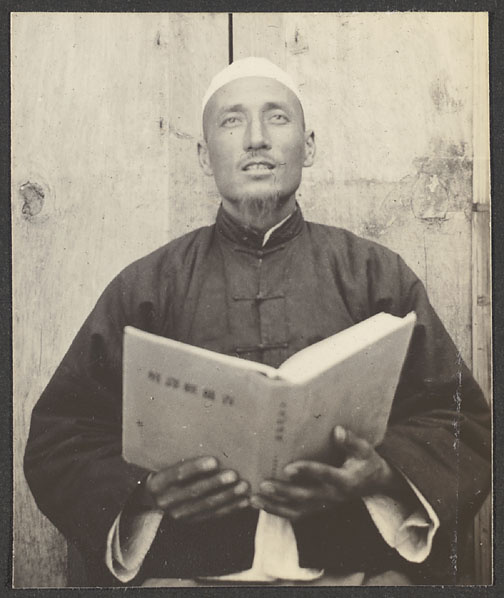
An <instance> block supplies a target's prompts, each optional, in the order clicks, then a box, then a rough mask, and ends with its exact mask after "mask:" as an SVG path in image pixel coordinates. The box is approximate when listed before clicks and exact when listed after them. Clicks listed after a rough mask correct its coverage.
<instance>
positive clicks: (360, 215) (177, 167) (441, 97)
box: [12, 13, 490, 587]
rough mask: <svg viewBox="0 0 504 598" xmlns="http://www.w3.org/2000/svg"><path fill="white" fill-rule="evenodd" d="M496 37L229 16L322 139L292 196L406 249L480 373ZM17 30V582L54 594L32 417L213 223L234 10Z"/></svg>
mask: <svg viewBox="0 0 504 598" xmlns="http://www.w3.org/2000/svg"><path fill="white" fill-rule="evenodd" d="M477 27H479V29H477V30H478V32H479V33H478V35H476V36H475V33H474V32H475V30H476V28H477ZM485 27H486V17H485V16H484V15H480V17H473V15H471V14H465V15H463V14H450V15H442V14H438V15H428V14H390V15H388V14H382V15H371V14H358V13H353V14H344V13H343V14H339V13H338V14H329V15H328V14H321V15H316V14H304V15H299V14H271V13H268V14H235V15H234V16H233V40H232V41H233V51H234V57H235V58H240V57H244V56H248V55H259V56H267V57H269V58H271V59H272V60H274V61H276V62H277V63H278V64H279V65H280V66H282V67H285V68H286V69H287V70H289V71H291V72H292V73H293V74H294V75H296V76H297V78H298V80H299V82H300V84H301V87H302V91H303V95H304V97H305V104H306V108H307V109H306V112H307V115H306V116H307V124H308V125H309V126H311V127H313V128H314V130H315V132H316V139H317V144H318V152H317V158H316V163H315V165H314V166H313V167H312V168H310V169H307V170H306V171H305V173H304V180H303V184H302V187H301V189H300V192H299V200H300V203H301V206H302V208H303V211H304V213H305V216H306V217H307V218H309V219H312V220H318V221H322V222H326V223H330V224H334V225H338V226H344V227H347V228H349V229H351V230H353V231H354V232H356V233H358V234H361V235H363V236H366V237H369V238H372V239H375V240H377V241H379V242H380V243H383V244H385V245H388V246H389V247H391V248H393V249H395V250H397V251H399V252H400V253H401V254H402V255H403V257H404V258H405V259H406V261H407V262H408V263H409V264H410V265H411V267H412V268H413V269H414V270H415V271H416V272H417V273H418V275H419V276H420V277H421V278H422V279H423V280H424V282H425V283H426V285H427V288H428V291H429V295H430V297H431V300H432V303H433V304H434V306H435V307H436V309H437V311H438V313H439V314H440V316H441V318H442V319H443V320H444V322H445V324H446V326H447V328H448V330H449V331H450V333H451V334H452V336H453V338H454V339H455V341H456V343H457V345H458V347H459V348H460V351H461V354H462V356H463V358H464V359H465V360H466V361H467V362H468V363H469V364H471V362H472V355H473V354H474V351H473V350H472V349H473V346H472V345H473V343H472V335H471V331H472V327H473V323H474V321H475V320H476V319H478V321H479V322H480V323H481V322H483V323H484V322H487V328H486V329H485V330H483V332H481V330H482V324H481V325H480V327H479V329H478V330H479V331H480V332H479V337H478V338H479V339H480V341H481V342H480V341H478V342H480V344H481V343H482V346H483V349H482V351H479V352H477V353H476V355H481V354H483V355H484V356H486V358H487V360H488V359H489V351H490V348H489V345H488V335H489V330H488V312H489V307H488V304H487V305H486V307H485V309H486V312H484V313H480V312H478V310H477V309H476V308H474V302H475V301H476V303H477V302H478V297H480V296H484V295H485V293H484V292H483V291H482V290H481V289H482V288H483V290H484V287H485V284H486V285H487V286H488V281H487V282H485V280H483V281H480V282H479V285H480V291H481V292H480V291H478V293H477V294H476V299H475V301H474V300H473V293H474V285H472V270H471V257H472V253H473V252H474V251H475V245H474V243H473V244H472V243H471V239H472V238H473V240H474V239H476V238H477V239H478V240H477V243H478V245H477V247H480V246H481V247H484V241H485V239H486V240H488V226H489V220H488V211H487V212H486V214H487V217H486V220H484V217H483V224H479V225H478V227H477V232H476V233H475V232H474V223H473V221H472V215H473V214H474V213H475V212H474V211H473V197H474V193H473V187H472V185H473V182H474V180H473V169H474V164H475V161H474V160H473V153H474V152H473V147H475V145H476V143H473V137H474V134H473V132H474V126H473V118H474V113H475V111H474V108H473V86H472V80H473V73H474V72H476V71H477V72H479V73H480V79H479V80H480V85H483V86H484V85H488V83H487V82H486V79H485V71H484V69H483V71H482V70H481V64H480V63H478V65H479V66H478V67H476V66H475V59H476V56H480V54H478V53H477V52H475V42H474V40H475V39H479V40H481V39H482V35H483V33H484V31H485ZM12 32H13V37H12V63H13V64H12V91H13V96H12V97H13V102H12V123H13V139H12V156H13V163H12V223H13V267H14V281H13V295H14V299H13V300H14V306H13V307H14V310H13V317H14V338H13V344H14V439H15V442H14V493H15V505H14V551H15V558H14V584H15V586H17V587H33V586H38V587H42V586H61V585H64V583H65V576H66V567H65V563H66V547H65V543H64V541H63V540H62V538H61V537H60V536H59V534H58V533H57V532H56V531H55V530H54V528H53V527H52V526H51V524H50V523H49V522H48V521H47V520H45V518H44V517H43V516H42V515H41V514H40V513H39V512H38V510H37V508H36V506H35V504H34V502H33V499H32V497H31V495H30V493H29V490H28V489H27V487H26V483H25V481H24V478H23V474H22V468H21V463H22V454H23V449H24V444H25V442H26V436H27V432H28V425H29V418H30V413H31V409H32V407H33V404H34V403H35V401H36V399H37V397H38V396H39V394H40V392H41V390H42V389H43V387H44V386H45V384H46V383H47V381H48V379H49V377H50V375H51V374H52V372H53V371H54V369H55V367H56V365H57V364H58V362H59V360H60V359H61V357H62V355H63V354H64V352H65V350H66V348H67V347H68V345H69V343H70V341H71V339H72V338H73V336H74V334H75V333H76V331H77V329H78V328H79V326H80V324H81V323H82V321H83V319H84V317H85V316H86V315H87V313H88V312H89V310H90V309H91V307H92V306H93V304H94V302H95V301H96V299H97V297H98V295H99V293H100V292H101V291H102V290H103V288H104V286H105V285H106V284H107V282H108V281H109V280H110V279H111V278H112V277H113V276H114V274H115V273H117V271H118V270H120V269H121V268H122V267H123V266H125V265H126V264H127V263H129V262H131V261H132V260H133V259H135V258H136V257H139V256H141V255H143V254H145V253H147V252H149V251H150V250H152V249H154V248H156V247H158V246H159V245H161V244H163V243H165V242H166V241H167V240H168V239H171V238H174V237H176V236H178V235H180V234H182V233H184V232H186V231H187V230H190V229H193V228H195V227H197V226H200V225H202V224H206V223H209V222H211V221H212V219H213V217H214V215H215V211H216V208H217V206H218V203H219V199H218V193H217V191H216V189H215V186H214V184H213V182H212V181H211V179H209V178H208V177H204V176H203V175H202V173H201V172H200V170H199V166H198V164H197V159H196V140H197V139H198V136H199V134H200V123H199V112H200V109H199V104H200V98H201V97H202V95H203V93H204V90H205V89H206V86H207V85H208V83H209V80H210V78H211V76H212V75H213V74H214V73H215V72H217V71H218V70H220V68H222V67H224V66H225V65H226V64H227V62H228V17H227V15H225V14H93V13H81V14H75V13H70V14H63V13H38V14H36V13H31V14H30V13H24V14H22V13H18V14H14V15H13V16H12ZM482 32H483V33H482ZM483 38H484V35H483ZM481 43H482V44H483V46H481V47H483V48H486V46H485V45H484V39H483V41H482V42H481ZM483 56H484V52H483ZM475 69H476V71H475ZM481 72H483V79H482V78H481ZM478 118H479V121H478V122H479V123H481V122H483V121H484V114H483V116H481V115H480V116H479V117H478ZM484 139H485V135H483V142H482V141H481V136H480V137H479V138H478V144H479V145H478V147H479V148H481V147H484ZM478 164H479V168H480V170H479V171H478V172H480V174H481V172H482V170H481V164H482V161H481V160H479V161H478ZM485 167H487V166H485V164H484V165H483V168H485ZM487 178H488V177H487ZM478 180H481V178H480V179H478ZM483 180H484V174H483ZM478 189H479V192H478V193H479V195H478V196H479V197H480V199H479V200H478V203H484V199H485V197H486V202H487V205H488V188H487V189H486V190H485V188H484V187H482V185H479V187H478ZM485 194H486V195H485ZM479 213H485V212H484V210H483V212H481V210H480V212H479ZM481 220H482V219H481V217H480V221H481ZM485 260H486V262H485ZM480 261H481V263H482V264H485V263H488V247H487V248H486V250H483V252H482V257H481V259H480ZM478 271H481V269H480V270H478ZM486 296H487V297H488V296H489V293H488V291H487V293H486ZM481 302H483V303H484V301H483V300H480V303H481ZM485 339H486V340H487V342H486V344H485ZM478 346H480V345H478ZM485 367H486V369H485ZM487 371H488V364H487V365H486V366H485V363H484V362H483V363H482V362H480V364H479V368H478V375H479V376H481V377H482V378H485V376H486V373H485V372H487ZM487 387H488V384H487V385H486V386H485V388H487ZM488 517H489V514H488V512H487V514H486V515H484V516H483V522H482V523H481V522H480V523H479V524H478V529H477V534H476V546H477V547H478V546H479V541H480V536H479V535H478V534H479V533H480V530H481V529H483V530H485V529H486V530H487V531H486V532H485V533H484V534H483V545H484V546H488V545H489V544H488V542H489V525H488V521H489V519H488ZM485 526H486V527H485ZM488 555H489V552H488V550H487V552H486V556H485V555H483V557H482V558H480V560H479V561H478V562H479V565H478V570H479V572H480V579H481V580H483V581H484V580H485V579H487V580H488V571H489V565H488V563H489V557H488ZM485 575H486V577H484V576H485Z"/></svg>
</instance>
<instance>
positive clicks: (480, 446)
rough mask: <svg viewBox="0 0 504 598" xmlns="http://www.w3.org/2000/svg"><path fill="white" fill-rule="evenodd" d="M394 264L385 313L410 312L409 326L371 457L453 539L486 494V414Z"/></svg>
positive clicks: (438, 327)
mask: <svg viewBox="0 0 504 598" xmlns="http://www.w3.org/2000/svg"><path fill="white" fill-rule="evenodd" d="M397 259H398V269H399V277H398V280H399V288H398V289H396V291H395V297H398V296H399V297H400V299H396V300H393V301H392V304H391V305H390V306H388V307H390V308H391V311H396V312H398V313H397V315H404V314H406V313H407V312H409V311H411V310H414V311H415V312H416V314H417V324H416V327H415V330H414V332H413V337H412V341H411V345H410V349H409V352H408V357H407V359H406V362H405V365H404V368H403V372H402V375H401V379H400V382H399V386H398V389H397V393H396V397H395V400H394V405H393V408H392V413H391V416H390V421H389V427H388V431H387V434H386V436H385V439H384V441H383V443H382V444H381V446H380V447H379V448H378V450H379V452H380V453H381V455H382V456H383V457H385V458H386V459H387V460H388V461H389V463H391V464H392V465H393V466H394V467H396V468H397V469H398V470H400V471H401V472H403V473H404V475H406V476H407V478H408V479H409V480H411V482H412V483H413V484H414V485H415V486H416V487H417V488H418V489H419V491H420V492H421V493H422V495H423V496H424V497H425V498H426V499H427V501H428V502H429V503H430V504H431V505H432V507H433V508H434V510H435V511H436V514H437V515H438V517H439V519H440V522H441V530H442V529H443V528H445V530H446V529H451V530H453V533H456V531H455V530H456V527H454V526H457V525H458V524H459V523H460V522H461V521H462V520H465V521H468V519H469V518H470V517H471V516H473V515H474V514H475V513H476V511H477V509H478V508H479V506H480V505H481V503H482V501H483V499H484V498H485V496H486V495H487V493H488V490H489V485H490V473H491V466H490V456H491V435H490V410H489V407H488V404H487V402H486V400H485V398H484V396H483V393H482V391H481V389H480V388H479V386H478V384H477V383H476V381H475V380H474V378H473V376H472V375H471V373H470V371H469V370H468V368H467V367H466V365H465V364H464V362H463V360H462V358H461V355H460V353H459V352H458V351H457V349H456V347H455V346H454V344H453V342H452V340H451V338H450V337H449V335H448V333H447V332H446V330H445V328H444V326H443V324H442V323H441V321H440V320H439V318H438V316H437V315H436V313H435V311H434V309H433V308H432V306H431V305H430V303H429V300H428V297H427V294H426V292H425V288H424V286H423V284H422V283H421V281H420V280H418V278H417V277H416V276H415V275H414V274H413V272H412V271H411V270H410V269H409V268H408V267H407V266H406V265H405V264H404V263H403V262H402V260H401V259H400V258H397ZM389 296H394V294H393V293H391V294H390V295H389ZM394 303H395V304H394Z"/></svg>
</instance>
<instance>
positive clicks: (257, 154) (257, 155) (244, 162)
mask: <svg viewBox="0 0 504 598" xmlns="http://www.w3.org/2000/svg"><path fill="white" fill-rule="evenodd" d="M258 163H264V164H266V165H268V166H271V167H272V168H274V167H275V166H283V165H285V162H279V161H278V160H276V159H275V158H274V157H273V156H271V155H269V154H268V153H267V152H264V151H250V152H247V153H246V154H245V155H244V156H242V158H240V160H239V161H238V166H239V167H240V168H242V169H243V168H246V167H247V166H249V165H250V164H258Z"/></svg>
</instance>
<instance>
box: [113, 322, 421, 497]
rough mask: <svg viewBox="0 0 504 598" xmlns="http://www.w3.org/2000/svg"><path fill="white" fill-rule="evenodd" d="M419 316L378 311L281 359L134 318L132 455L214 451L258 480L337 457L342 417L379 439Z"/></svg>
mask: <svg viewBox="0 0 504 598" xmlns="http://www.w3.org/2000/svg"><path fill="white" fill-rule="evenodd" d="M415 321H416V316H415V314H414V313H413V312H412V313H410V314H408V315H407V316H406V317H404V318H398V317H396V316H392V315H390V314H385V313H380V314H377V315H376V316H373V317H371V318H369V319H367V320H365V321H363V322H360V323H359V324H356V325H355V326H352V327H351V328H348V329H346V330H343V331H342V332H339V333H338V334H335V335H333V336H331V337H329V338H326V339H324V340H322V341H320V342H318V343H316V344H314V345H311V346H309V347H307V348H305V349H303V350H302V351H299V352H298V353H296V354H295V355H293V356H292V357H290V358H289V359H287V361H285V362H284V363H283V364H282V365H281V366H280V367H279V368H278V369H275V368H272V367H270V366H267V365H264V364H261V363H256V362H253V361H247V360H244V359H240V358H238V357H232V356H228V355H222V354H220V353H215V352H213V351H208V350H206V349H201V348H199V347H193V346H191V345H186V344H184V343H180V342H178V341H174V340H171V339H167V338H163V337H159V336H156V335H154V334H150V333H147V332H143V331H141V330H137V329H136V328H132V327H129V326H128V327H126V328H125V332H124V357H123V456H124V458H125V460H126V461H129V462H131V463H135V464H137V465H140V466H142V467H145V468H148V469H151V470H158V469H160V468H162V467H166V466H168V465H172V464H175V463H176V462H178V461H180V460H183V459H189V458H192V457H198V456H203V455H212V456H214V457H216V458H217V459H218V460H219V462H220V463H221V466H222V467H223V468H231V469H235V470H236V471H237V472H239V474H240V476H241V477H242V478H243V479H246V480H248V481H249V482H250V484H251V486H252V489H253V490H256V489H257V486H258V484H259V483H260V482H261V481H262V480H264V479H267V478H274V477H281V473H282V469H283V467H284V466H285V465H286V464H287V463H289V462H292V461H294V460H297V459H315V460H320V461H326V462H328V461H329V462H330V456H331V445H332V430H333V428H334V426H336V425H337V424H340V425H342V426H345V427H347V428H349V429H351V430H352V431H354V432H355V433H356V434H357V435H359V436H362V437H363V438H366V439H367V440H368V441H369V442H371V443H372V444H373V445H376V444H378V443H379V442H380V441H381V440H382V438H383V436H384V434H385V430H386V427H387V420H388V417H389V413H390V408H391V405H392V400H393V397H394V393H395V390H396V387H397V383H398V381H399V376H400V373H401V369H402V365H403V362H404V359H405V356H406V352H407V349H408V345H409V341H410V337H411V333H412V330H413V327H414V324H415Z"/></svg>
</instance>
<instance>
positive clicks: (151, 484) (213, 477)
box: [137, 457, 249, 522]
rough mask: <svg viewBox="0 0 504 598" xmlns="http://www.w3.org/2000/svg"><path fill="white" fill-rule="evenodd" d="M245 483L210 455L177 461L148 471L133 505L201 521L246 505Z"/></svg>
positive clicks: (183, 519) (246, 489) (175, 517)
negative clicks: (168, 465)
mask: <svg viewBox="0 0 504 598" xmlns="http://www.w3.org/2000/svg"><path fill="white" fill-rule="evenodd" d="M248 494H249V485H248V484H247V482H245V481H243V480H240V479H239V477H238V475H237V473H236V472H235V471H233V470H231V469H224V470H221V469H220V467H219V463H218V461H217V459H215V458H214V457H198V458H196V459H191V460H187V461H181V462H179V463H176V464H175V465H171V466H170V467H166V468H164V469H161V470H160V471H158V472H155V473H154V472H153V473H151V474H149V476H148V477H147V479H146V480H145V482H144V483H143V484H142V487H141V488H140V492H139V495H137V497H138V498H137V501H138V502H137V504H139V505H141V506H142V507H143V508H147V509H161V510H163V511H165V512H166V513H168V514H169V515H170V516H171V517H173V518H174V519H176V520H178V521H187V522H189V521H190V522H193V521H202V520H205V519H213V518H215V517H222V516H223V515H228V514H229V513H232V512H233V511H236V510H239V509H243V508H244V507H247V506H248V505H249V497H248Z"/></svg>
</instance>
